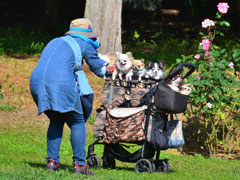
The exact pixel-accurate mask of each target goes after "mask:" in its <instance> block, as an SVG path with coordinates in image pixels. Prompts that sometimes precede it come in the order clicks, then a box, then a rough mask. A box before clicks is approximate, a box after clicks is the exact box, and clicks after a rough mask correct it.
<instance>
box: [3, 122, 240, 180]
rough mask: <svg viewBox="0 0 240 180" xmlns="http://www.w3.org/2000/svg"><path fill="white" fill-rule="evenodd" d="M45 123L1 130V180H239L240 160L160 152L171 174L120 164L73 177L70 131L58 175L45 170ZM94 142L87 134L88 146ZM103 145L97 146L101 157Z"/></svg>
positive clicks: (17, 124)
mask: <svg viewBox="0 0 240 180" xmlns="http://www.w3.org/2000/svg"><path fill="white" fill-rule="evenodd" d="M46 131H47V124H46V122H42V123H41V122H38V123H36V122H34V119H31V120H27V119H26V120H21V122H9V124H8V125H7V124H5V125H2V126H1V127H0V152H1V153H0V179H1V180H2V179H11V180H13V179H27V180H28V179H39V180H40V179H64V180H65V179H103V180H105V179H114V180H115V179H124V180H125V179H181V180H184V179H191V180H192V179H217V180H219V179H236V180H237V179H240V161H239V160H227V159H219V158H204V157H203V156H201V155H198V154H197V155H195V156H184V155H173V154H171V153H167V152H166V151H162V152H161V158H162V159H164V158H168V159H170V160H169V163H170V166H171V172H170V173H162V172H155V173H151V174H148V173H141V174H137V173H136V172H135V170H134V167H135V163H124V162H120V161H117V163H116V169H103V168H100V169H93V171H94V172H95V176H86V175H75V174H72V164H71V163H72V159H71V158H72V150H71V144H70V142H69V129H68V128H65V129H64V136H63V141H62V146H61V151H60V157H61V167H60V170H59V171H58V172H47V171H46V170H45V165H46V162H45V158H46ZM93 140H94V138H93V132H92V131H88V137H87V143H88V144H89V143H91V142H92V141H93ZM102 151H103V146H102V145H96V146H95V152H96V154H97V156H98V157H100V158H101V156H102Z"/></svg>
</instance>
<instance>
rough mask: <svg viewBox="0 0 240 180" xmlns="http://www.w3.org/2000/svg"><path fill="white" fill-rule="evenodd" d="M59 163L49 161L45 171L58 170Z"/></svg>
mask: <svg viewBox="0 0 240 180" xmlns="http://www.w3.org/2000/svg"><path fill="white" fill-rule="evenodd" d="M59 165H60V163H56V162H55V161H54V160H53V159H50V160H49V161H48V162H47V170H48V171H56V170H58V168H59Z"/></svg>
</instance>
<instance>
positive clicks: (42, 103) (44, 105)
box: [30, 37, 106, 114]
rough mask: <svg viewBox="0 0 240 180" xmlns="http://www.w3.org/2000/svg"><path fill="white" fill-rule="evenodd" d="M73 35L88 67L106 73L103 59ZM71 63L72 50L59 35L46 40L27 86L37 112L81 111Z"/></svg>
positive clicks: (91, 47)
mask: <svg viewBox="0 0 240 180" xmlns="http://www.w3.org/2000/svg"><path fill="white" fill-rule="evenodd" d="M74 39H75V40H76V41H77V43H78V44H79V46H80V48H81V50H82V56H83V58H84V59H85V62H86V63H87V64H88V66H89V68H90V70H91V71H92V72H94V73H95V74H96V75H97V76H99V77H103V76H104V75H105V73H106V67H105V64H106V62H105V61H103V60H101V59H100V58H99V56H98V54H97V51H96V50H95V49H94V47H93V46H92V45H90V44H89V43H87V42H86V41H84V40H82V39H80V38H77V37H74ZM74 66H75V59H74V53H73V50H72V49H71V47H70V46H69V45H68V44H67V43H66V42H65V41H64V40H63V39H62V38H60V37H59V38H55V39H53V40H51V41H50V42H49V43H48V44H47V46H46V47H45V48H44V50H43V52H42V53H41V56H40V60H39V62H38V65H37V66H36V67H35V69H34V70H33V72H32V75H31V78H30V89H31V93H32V96H33V99H34V101H35V103H36V104H37V106H38V114H41V113H42V112H44V111H46V110H54V111H59V112H62V113H63V112H68V111H76V112H78V113H81V114H83V107H82V104H81V101H80V92H79V89H78V86H77V83H76V81H75V77H74ZM79 83H81V82H79Z"/></svg>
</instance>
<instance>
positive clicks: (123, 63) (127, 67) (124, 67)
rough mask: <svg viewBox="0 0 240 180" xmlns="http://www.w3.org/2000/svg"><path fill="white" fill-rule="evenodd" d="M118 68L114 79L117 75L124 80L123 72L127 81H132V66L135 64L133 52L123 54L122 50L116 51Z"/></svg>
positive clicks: (113, 75) (113, 78) (113, 76)
mask: <svg viewBox="0 0 240 180" xmlns="http://www.w3.org/2000/svg"><path fill="white" fill-rule="evenodd" d="M116 57H117V61H116V68H115V69H114V71H113V74H112V80H115V79H116V76H117V75H118V76H119V79H120V80H123V77H122V76H123V74H125V75H126V76H125V79H126V81H132V75H133V72H132V66H133V59H134V58H133V56H132V53H131V52H127V53H126V54H122V53H120V52H116Z"/></svg>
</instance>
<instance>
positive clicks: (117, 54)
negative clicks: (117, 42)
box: [116, 51, 121, 59]
mask: <svg viewBox="0 0 240 180" xmlns="http://www.w3.org/2000/svg"><path fill="white" fill-rule="evenodd" d="M120 55H121V53H120V52H118V51H116V57H117V59H119V57H120Z"/></svg>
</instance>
